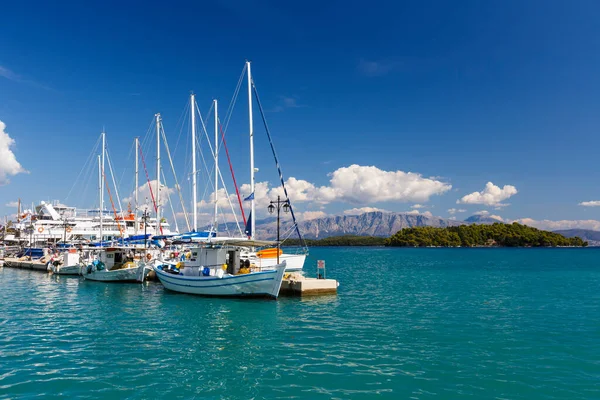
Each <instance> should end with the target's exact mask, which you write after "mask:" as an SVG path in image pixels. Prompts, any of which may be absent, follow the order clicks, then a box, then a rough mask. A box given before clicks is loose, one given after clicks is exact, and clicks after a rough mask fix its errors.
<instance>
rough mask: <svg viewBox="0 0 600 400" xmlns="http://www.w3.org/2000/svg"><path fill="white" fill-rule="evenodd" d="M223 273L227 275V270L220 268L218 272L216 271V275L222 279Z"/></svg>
mask: <svg viewBox="0 0 600 400" xmlns="http://www.w3.org/2000/svg"><path fill="white" fill-rule="evenodd" d="M223 275H225V271H223V270H222V269H218V270H217V272H216V273H215V276H216V277H217V278H219V279H222V278H223Z"/></svg>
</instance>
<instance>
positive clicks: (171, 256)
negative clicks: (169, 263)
mask: <svg viewBox="0 0 600 400" xmlns="http://www.w3.org/2000/svg"><path fill="white" fill-rule="evenodd" d="M169 257H170V258H175V257H177V254H175V253H171V254H169Z"/></svg>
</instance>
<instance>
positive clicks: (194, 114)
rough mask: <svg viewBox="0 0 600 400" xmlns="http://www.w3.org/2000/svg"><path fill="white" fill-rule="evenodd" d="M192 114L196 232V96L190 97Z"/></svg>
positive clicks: (195, 222) (195, 218)
mask: <svg viewBox="0 0 600 400" xmlns="http://www.w3.org/2000/svg"><path fill="white" fill-rule="evenodd" d="M190 112H191V114H192V203H193V205H192V207H194V212H193V215H194V232H197V231H198V210H197V209H196V207H197V206H196V203H197V202H198V198H197V192H198V190H197V188H196V95H195V94H194V93H192V95H191V96H190Z"/></svg>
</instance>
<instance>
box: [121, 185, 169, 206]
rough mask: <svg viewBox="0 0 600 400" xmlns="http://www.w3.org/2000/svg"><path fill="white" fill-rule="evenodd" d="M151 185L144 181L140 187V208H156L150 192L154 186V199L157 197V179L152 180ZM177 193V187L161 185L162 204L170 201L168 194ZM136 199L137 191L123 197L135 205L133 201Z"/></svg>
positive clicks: (125, 200) (126, 201)
mask: <svg viewBox="0 0 600 400" xmlns="http://www.w3.org/2000/svg"><path fill="white" fill-rule="evenodd" d="M149 184H150V187H149V186H148V182H146V183H144V184H143V185H141V186H140V187H139V188H138V199H139V202H140V209H141V210H144V209H147V210H150V211H152V210H154V205H153V204H152V196H151V194H150V188H152V194H153V195H154V199H156V179H155V180H153V181H150V183H149ZM173 193H175V189H173V188H169V187H168V186H166V185H163V184H161V185H160V205H161V206H164V205H166V204H167V203H168V202H169V199H168V195H171V194H173ZM134 200H135V192H133V193H131V196H129V197H127V198H125V199H123V201H124V202H125V203H131V204H132V207H133V202H134Z"/></svg>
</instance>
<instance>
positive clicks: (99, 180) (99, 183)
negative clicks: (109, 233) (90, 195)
mask: <svg viewBox="0 0 600 400" xmlns="http://www.w3.org/2000/svg"><path fill="white" fill-rule="evenodd" d="M98 195H99V196H100V198H99V203H100V204H102V160H101V156H100V154H98ZM98 209H99V210H100V247H102V205H100V206H99V207H98Z"/></svg>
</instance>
